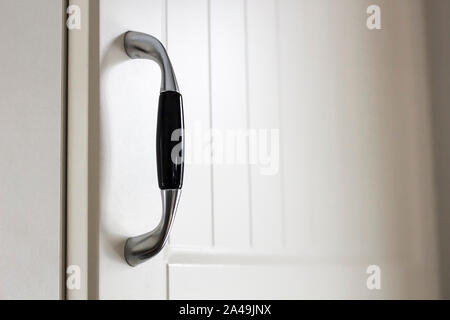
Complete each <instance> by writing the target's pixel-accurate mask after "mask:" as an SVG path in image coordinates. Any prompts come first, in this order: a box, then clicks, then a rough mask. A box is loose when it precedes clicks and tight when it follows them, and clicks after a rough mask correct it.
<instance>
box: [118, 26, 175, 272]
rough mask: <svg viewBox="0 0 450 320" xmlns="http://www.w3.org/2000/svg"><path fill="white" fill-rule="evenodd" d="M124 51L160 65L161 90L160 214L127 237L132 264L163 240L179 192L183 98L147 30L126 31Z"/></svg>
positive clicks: (156, 249) (161, 48) (163, 54)
mask: <svg viewBox="0 0 450 320" xmlns="http://www.w3.org/2000/svg"><path fill="white" fill-rule="evenodd" d="M124 48H125V52H126V53H127V55H128V56H129V57H130V58H131V59H150V60H153V61H155V62H156V63H158V65H159V66H160V68H161V91H160V95H159V105H158V124H157V129H156V163H157V170H158V183H159V188H160V189H161V200H162V217H161V220H160V222H159V224H158V226H157V227H156V228H155V229H153V230H152V231H150V232H147V233H145V234H143V235H140V236H136V237H132V238H128V239H127V241H126V243H125V250H124V255H125V260H126V261H127V263H128V264H129V265H130V266H133V267H134V266H136V265H138V264H140V263H142V262H144V261H146V260H148V259H150V258H151V257H153V256H154V255H156V254H158V253H159V252H160V251H161V249H162V248H163V247H164V245H165V244H166V242H167V238H168V236H169V233H170V229H171V227H172V225H173V221H174V218H175V213H176V209H177V206H178V202H179V200H180V195H181V187H182V185H183V173H184V163H183V156H184V116H183V99H182V97H181V94H180V92H179V90H178V84H177V80H176V78H175V73H174V71H173V68H172V64H171V63H170V60H169V57H168V55H167V52H166V50H165V49H164V46H163V45H162V44H161V42H160V41H159V40H158V39H156V38H155V37H152V36H150V35H148V34H145V33H141V32H134V31H128V32H127V33H125V36H124Z"/></svg>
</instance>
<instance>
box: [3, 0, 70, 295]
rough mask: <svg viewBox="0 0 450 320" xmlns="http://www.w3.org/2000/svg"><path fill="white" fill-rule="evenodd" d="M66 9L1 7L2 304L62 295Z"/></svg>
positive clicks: (13, 1) (22, 2)
mask: <svg viewBox="0 0 450 320" xmlns="http://www.w3.org/2000/svg"><path fill="white" fill-rule="evenodd" d="M63 2H64V1H54V0H40V1H33V0H19V1H17V0H2V1H0V20H1V24H2V27H1V28H0V38H1V39H2V49H1V50H0V70H1V71H0V97H1V98H0V299H58V298H60V297H61V295H62V294H63V291H62V285H61V277H62V269H63V264H62V262H63V259H64V255H63V242H62V239H63V237H62V235H63V230H64V227H63V218H62V217H63V216H62V210H63V200H62V194H63V192H62V190H63V158H64V157H63V147H62V146H63V124H64V116H63V115H64V113H63V105H64V101H63V97H64V94H63V91H64V87H63V77H64V68H65V66H64V64H63V62H64V59H63V53H64V39H63V32H64V17H63V12H64V8H63Z"/></svg>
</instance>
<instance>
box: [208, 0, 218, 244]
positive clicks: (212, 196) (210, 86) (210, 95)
mask: <svg viewBox="0 0 450 320" xmlns="http://www.w3.org/2000/svg"><path fill="white" fill-rule="evenodd" d="M207 1H208V4H207V5H208V13H207V15H208V106H209V129H210V130H211V129H212V128H213V119H212V81H211V78H212V73H211V0H207ZM209 139H210V142H211V141H212V133H211V132H210V133H209ZM211 151H212V150H211ZM210 156H211V165H210V167H209V171H210V176H211V179H210V181H211V195H210V196H211V244H212V246H213V247H214V246H215V245H216V231H215V224H214V165H213V163H212V152H210Z"/></svg>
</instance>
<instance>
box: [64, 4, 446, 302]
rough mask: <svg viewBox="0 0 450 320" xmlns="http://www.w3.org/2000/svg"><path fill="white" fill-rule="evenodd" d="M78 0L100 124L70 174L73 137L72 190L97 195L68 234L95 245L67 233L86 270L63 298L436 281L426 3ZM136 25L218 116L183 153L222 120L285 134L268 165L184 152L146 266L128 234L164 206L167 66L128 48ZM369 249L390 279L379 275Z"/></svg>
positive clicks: (351, 291) (412, 288)
mask: <svg viewBox="0 0 450 320" xmlns="http://www.w3.org/2000/svg"><path fill="white" fill-rule="evenodd" d="M76 2H78V3H80V5H81V6H82V7H83V8H84V10H85V11H84V12H85V13H87V12H88V13H89V14H88V18H86V20H87V21H89V30H90V38H88V37H87V36H86V37H85V38H84V40H83V39H80V43H84V45H85V46H81V47H80V43H78V44H77V43H74V44H73V45H72V46H70V47H69V51H70V52H77V50H80V48H83V50H84V51H83V52H84V53H85V54H86V57H89V59H88V58H86V59H88V61H89V63H88V67H86V65H85V67H84V68H85V69H83V70H85V74H84V76H85V80H86V83H89V86H86V87H88V89H86V88H85V89H80V90H81V91H82V92H85V93H86V92H87V98H86V99H85V100H83V101H84V102H85V104H84V105H88V107H89V108H88V109H86V110H89V111H86V110H85V112H86V113H85V114H84V116H85V117H86V118H83V119H88V121H89V122H88V123H89V131H88V133H89V135H88V137H89V138H88V139H87V140H84V141H85V143H82V144H77V145H74V144H73V145H72V146H70V145H69V172H70V168H71V167H70V157H71V154H70V150H71V148H72V147H73V150H72V151H73V156H74V157H75V154H88V156H85V157H84V158H82V159H79V160H80V161H81V162H83V161H84V164H85V165H84V166H80V168H78V169H79V171H77V170H76V169H74V170H75V171H74V175H76V176H80V175H79V174H86V172H88V173H89V174H88V175H85V177H88V178H86V179H85V180H84V182H83V183H84V188H83V189H79V190H82V192H81V193H82V194H81V195H80V194H77V195H76V196H78V197H80V198H79V199H81V200H80V201H81V202H77V199H78V198H76V197H75V198H74V199H73V202H74V203H76V202H77V203H84V204H85V207H84V208H85V209H86V211H83V209H77V208H72V207H71V206H70V203H69V212H68V215H69V220H70V219H73V220H72V221H73V223H72V225H70V224H69V233H71V234H73V238H71V237H69V242H72V243H78V244H80V243H84V244H85V245H81V246H78V247H77V246H76V245H75V247H76V249H74V250H71V249H70V248H71V244H70V243H69V252H68V264H69V265H79V266H80V267H81V272H82V278H83V281H82V286H81V288H80V289H79V290H76V289H75V290H68V297H69V298H74V299H76V298H86V297H89V298H100V299H111V298H112V299H116V298H126V299H132V298H136V299H154V298H158V299H166V298H167V299H183V298H187V299H197V298H212V299H216V298H223V299H228V298H235V299H240V298H256V299H259V298H274V299H284V298H286V299H295V298H419V297H420V298H422V297H423V298H432V297H436V296H437V295H438V290H439V288H438V276H437V257H436V242H435V240H436V239H435V225H434V204H433V192H434V191H433V181H432V162H431V149H430V145H431V143H430V139H431V138H430V121H429V112H430V110H429V97H428V88H427V80H426V78H425V77H424V76H423V75H425V74H426V73H427V66H426V49H425V38H424V29H425V26H424V20H423V6H422V2H421V1H416V0H414V1H412V0H405V1H377V2H378V3H379V4H380V6H381V9H382V29H381V30H369V29H368V28H367V26H366V19H367V17H368V14H367V13H366V10H367V7H368V6H369V5H370V4H371V2H370V1H360V0H347V1H317V0H315V1H312V0H299V1H295V0H190V1H185V0H128V1H124V0H100V1H99V2H98V3H97V2H96V1H91V2H90V4H89V6H88V5H86V1H75V3H76ZM406 2H407V5H406ZM86 20H85V21H86ZM84 26H87V25H86V24H85V25H84ZM128 30H134V31H140V32H145V33H149V34H151V35H153V36H155V37H157V38H159V39H161V41H162V42H163V43H164V44H165V45H166V47H167V49H168V53H169V56H170V58H171V60H172V64H173V66H174V69H175V73H176V75H177V78H178V83H179V86H180V90H181V93H182V94H183V98H184V108H185V125H186V129H187V130H190V129H191V130H195V129H196V128H200V129H201V128H203V129H204V130H203V131H202V132H206V135H205V136H202V135H199V136H195V135H193V136H192V137H190V136H188V139H189V138H190V139H191V141H188V140H187V142H186V154H187V155H188V154H189V153H190V152H192V153H194V152H195V151H193V148H194V147H195V146H197V147H198V145H200V146H202V145H208V141H209V140H210V139H211V136H212V138H213V139H217V137H218V136H220V133H221V132H224V131H226V130H228V131H230V130H244V131H245V130H249V129H259V130H269V131H268V132H271V131H270V130H272V129H273V130H275V131H273V132H272V135H270V137H274V136H275V141H276V142H277V141H279V144H277V143H275V144H273V145H272V146H273V147H274V148H275V149H274V150H271V151H267V152H268V154H269V155H271V157H268V158H267V157H266V158H260V159H259V160H261V161H260V162H259V163H257V164H248V163H247V164H245V163H244V164H227V163H219V162H218V161H214V162H213V163H212V164H211V163H208V162H207V161H206V162H203V163H199V162H198V161H197V162H196V163H192V162H191V163H186V167H185V181H184V186H183V194H182V197H181V201H180V205H179V210H178V213H177V217H176V220H175V225H174V228H173V230H172V233H171V237H170V243H169V244H168V246H167V247H166V248H165V249H164V250H163V252H162V253H160V254H159V255H158V256H156V257H154V258H152V259H151V260H150V261H148V262H146V263H144V264H142V265H139V266H138V267H135V268H132V267H130V266H128V265H127V264H126V263H125V261H124V259H123V245H124V241H125V239H126V238H127V237H130V236H134V235H137V234H141V233H144V232H147V231H149V230H151V229H152V228H154V227H155V226H156V224H157V223H158V221H159V219H160V212H161V208H160V205H161V204H160V195H159V190H158V186H157V177H156V163H155V162H156V161H155V131H156V112H157V101H158V100H157V99H158V94H159V83H160V72H159V69H158V66H157V65H156V64H154V63H152V62H150V61H145V60H130V59H129V58H128V57H127V56H126V55H125V53H124V51H123V47H122V46H123V44H122V42H123V34H124V32H126V31H128ZM74 32H75V31H71V34H70V35H69V40H70V39H71V38H70V37H71V36H72V34H73V33H74ZM80 32H83V28H82V30H81V31H80ZM80 35H82V33H78V34H75V35H73V37H78V36H80ZM72 39H74V38H72ZM83 41H84V42H83ZM69 43H70V42H69ZM87 43H88V44H89V46H86V44H87ZM88 53H89V54H88ZM80 59H81V58H80ZM83 90H84V91H83ZM72 108H73V107H72ZM70 110H71V106H70V105H69V113H70ZM71 121H74V122H75V124H78V125H80V124H83V123H84V122H83V121H81V122H80V121H79V122H77V119H75V118H72V119H69V128H70V123H71ZM73 128H78V129H79V131H74V133H73V134H74V135H75V134H83V132H84V133H86V132H87V131H86V130H87V129H86V127H83V125H80V126H79V127H76V126H74V127H73ZM210 128H212V129H213V130H214V131H212V132H209V131H208V129H210ZM83 130H84V131H83ZM262 132H265V131H262ZM277 134H278V135H279V140H278V139H277ZM208 135H209V136H208ZM69 141H70V136H69ZM193 145H194V146H193ZM277 145H278V146H279V149H276V146H277ZM189 148H191V149H189ZM244 150H245V154H244V156H248V155H250V151H249V150H248V149H244ZM87 151H89V152H87ZM219 151H220V150H219ZM80 152H81V153H80ZM83 152H84V153H83ZM217 152H218V151H217V150H214V156H217ZM209 157H210V159H209V160H211V155H210V156H209ZM263 160H265V161H263ZM269 160H270V161H269ZM193 162H195V161H193ZM200 162H201V161H200ZM209 162H211V161H209ZM78 164H80V162H78ZM87 168H88V169H87ZM263 169H266V170H263ZM271 169H273V170H271ZM268 172H269V173H272V174H269V175H267V173H268ZM263 173H266V174H263ZM70 186H71V181H69V197H70ZM86 195H88V196H86ZM77 210H79V211H77ZM83 219H84V220H83ZM80 221H81V223H78V222H80ZM72 226H73V227H72ZM371 265H376V266H378V267H379V268H380V270H381V289H380V290H369V288H368V287H367V279H368V277H369V274H367V273H366V271H367V268H368V267H369V266H371Z"/></svg>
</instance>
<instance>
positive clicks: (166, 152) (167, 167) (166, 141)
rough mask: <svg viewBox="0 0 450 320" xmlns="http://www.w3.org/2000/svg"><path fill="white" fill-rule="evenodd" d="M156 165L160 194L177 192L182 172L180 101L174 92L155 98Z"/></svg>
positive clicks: (181, 181) (182, 129)
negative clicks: (168, 191) (166, 191)
mask: <svg viewBox="0 0 450 320" xmlns="http://www.w3.org/2000/svg"><path fill="white" fill-rule="evenodd" d="M156 164H157V167H158V183H159V188H160V189H161V190H166V189H181V187H182V185H183V172H184V115H183V98H182V97H181V94H179V93H178V92H175V91H165V92H162V93H161V94H160V96H159V106H158V124H157V129H156Z"/></svg>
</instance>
